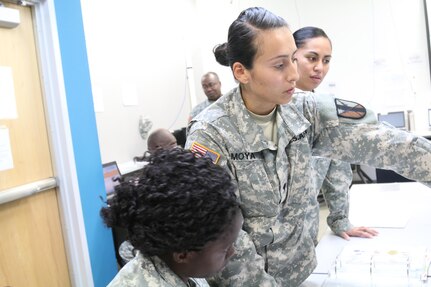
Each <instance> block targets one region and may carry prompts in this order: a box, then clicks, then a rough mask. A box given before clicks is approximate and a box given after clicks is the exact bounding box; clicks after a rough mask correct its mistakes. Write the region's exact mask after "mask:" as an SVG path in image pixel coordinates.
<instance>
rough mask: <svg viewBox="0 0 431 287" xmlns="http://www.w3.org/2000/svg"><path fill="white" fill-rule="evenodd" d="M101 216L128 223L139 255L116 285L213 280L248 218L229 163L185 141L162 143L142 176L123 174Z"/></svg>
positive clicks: (147, 286) (124, 225)
mask: <svg viewBox="0 0 431 287" xmlns="http://www.w3.org/2000/svg"><path fill="white" fill-rule="evenodd" d="M100 213H101V216H102V218H103V220H104V222H105V223H106V225H107V226H109V227H114V226H115V227H122V228H125V229H127V231H128V235H129V240H130V242H131V244H132V246H133V247H134V248H135V249H136V250H137V251H138V253H137V255H136V256H135V257H134V258H133V259H132V260H131V261H130V262H129V263H127V264H126V265H125V266H124V267H123V268H122V269H121V270H120V271H119V273H118V274H117V276H116V277H115V278H114V279H113V280H112V282H111V283H110V284H109V285H108V286H111V287H113V286H136V287H138V286H139V287H150V286H161V287H164V286H166V287H168V286H179V287H180V286H184V287H190V286H194V287H195V286H196V287H198V286H199V287H203V286H208V284H207V282H206V281H205V280H203V279H196V278H205V277H210V276H212V275H214V274H215V273H216V272H218V271H220V270H221V269H223V268H224V266H225V265H226V263H227V261H228V260H229V258H230V257H231V256H232V255H233V254H234V253H235V250H234V247H233V243H234V241H235V240H236V238H237V236H238V233H239V231H240V229H241V226H242V223H243V219H242V215H241V212H240V209H239V203H238V201H237V199H236V195H235V185H234V184H233V182H232V181H231V178H230V176H229V174H228V173H227V172H226V170H224V169H223V168H221V167H219V166H217V165H214V164H213V163H212V162H211V161H210V160H208V159H207V158H197V157H195V155H194V154H193V153H191V152H190V151H186V150H183V149H180V148H174V149H169V150H156V151H155V152H154V153H153V154H151V155H150V157H149V163H148V164H147V165H146V166H145V167H144V169H143V172H142V176H141V177H140V179H139V181H137V182H135V181H134V182H127V181H126V182H122V183H121V184H120V185H118V186H116V187H115V195H114V197H112V198H111V199H110V200H109V202H108V206H106V207H104V208H102V209H101V212H100Z"/></svg>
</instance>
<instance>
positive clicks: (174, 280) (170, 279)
mask: <svg viewBox="0 0 431 287" xmlns="http://www.w3.org/2000/svg"><path fill="white" fill-rule="evenodd" d="M141 256H142V259H143V264H142V267H143V268H144V269H146V268H148V269H150V268H151V267H152V268H154V269H155V270H156V271H157V272H158V273H159V275H160V277H161V278H163V280H165V281H166V282H167V283H168V284H169V285H172V286H184V287H186V286H187V284H186V283H184V281H183V280H181V278H180V277H178V275H176V274H175V273H174V272H173V271H172V270H171V269H170V268H169V266H168V265H167V264H166V263H165V262H164V261H163V260H162V259H160V258H159V257H158V256H151V258H146V257H145V256H143V255H142V254H141Z"/></svg>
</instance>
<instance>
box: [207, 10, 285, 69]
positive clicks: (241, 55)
mask: <svg viewBox="0 0 431 287" xmlns="http://www.w3.org/2000/svg"><path fill="white" fill-rule="evenodd" d="M287 26H288V25H287V23H286V21H285V20H284V19H283V18H281V17H279V16H277V15H275V14H273V13H271V12H270V11H268V10H266V9H265V8H262V7H252V8H248V9H246V10H244V11H242V12H241V13H240V14H239V16H238V18H237V19H236V20H235V21H234V22H233V23H232V24H231V25H230V27H229V34H228V41H227V43H224V44H222V45H218V46H216V47H215V48H214V50H213V52H214V55H215V57H216V60H217V62H219V63H220V64H221V65H224V66H230V67H232V65H233V64H234V63H235V62H240V63H241V64H243V65H244V66H245V67H246V68H247V69H251V68H252V67H253V59H254V57H255V55H256V52H257V45H256V42H255V39H256V37H257V35H258V33H259V31H261V30H269V29H274V28H280V27H287Z"/></svg>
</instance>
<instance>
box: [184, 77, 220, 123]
mask: <svg viewBox="0 0 431 287" xmlns="http://www.w3.org/2000/svg"><path fill="white" fill-rule="evenodd" d="M201 85H202V89H203V90H204V93H205V96H207V99H206V100H205V101H203V102H202V103H200V104H198V105H196V106H195V107H194V108H193V109H192V111H191V112H190V117H189V121H191V119H193V118H194V117H195V116H197V115H198V114H199V113H200V112H202V111H203V110H204V109H205V108H206V107H208V106H209V105H211V104H212V103H214V102H215V101H217V100H218V99H219V98H220V97H221V96H222V94H221V82H220V80H219V78H218V75H217V74H216V73H214V72H208V73H206V74H205V75H203V76H202V79H201Z"/></svg>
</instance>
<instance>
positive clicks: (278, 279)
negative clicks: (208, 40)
mask: <svg viewBox="0 0 431 287" xmlns="http://www.w3.org/2000/svg"><path fill="white" fill-rule="evenodd" d="M296 49H297V48H296V45H295V41H294V39H293V35H292V32H291V31H290V30H289V27H288V25H287V23H286V21H285V20H284V19H283V18H281V17H279V16H277V15H274V14H273V13H271V12H270V11H268V10H266V9H264V8H261V7H252V8H248V9H245V10H244V11H242V12H241V13H240V15H239V16H238V18H237V19H236V20H235V21H234V22H233V23H232V24H231V25H230V27H229V33H228V37H227V42H226V43H224V44H221V45H219V46H216V48H215V49H214V54H215V57H216V60H217V61H218V62H219V63H220V64H222V65H225V66H229V67H230V68H231V70H232V73H233V75H234V77H235V79H236V81H237V82H238V87H236V88H234V89H233V90H231V91H230V92H228V93H226V94H225V95H223V97H221V98H220V99H219V100H217V102H215V103H214V104H212V105H211V106H209V107H208V108H206V109H205V110H204V111H203V112H201V113H200V114H199V115H197V116H196V117H195V118H193V119H192V121H191V122H190V124H189V127H188V137H187V142H186V146H185V147H186V148H190V149H191V150H192V151H193V152H195V153H196V154H197V155H200V156H203V157H209V158H211V159H212V160H213V162H214V163H215V164H217V165H221V166H223V167H225V168H226V169H227V170H228V171H229V172H230V174H231V177H232V178H233V180H234V181H235V184H236V185H237V186H238V190H237V192H238V198H239V199H240V200H241V205H240V206H241V211H242V214H243V216H244V224H243V231H242V232H241V233H240V235H239V237H238V240H237V241H236V243H235V248H236V254H235V255H234V256H233V257H232V258H231V260H230V261H229V263H228V264H227V266H226V267H225V269H223V270H222V272H220V273H217V275H216V276H215V277H214V280H216V281H217V282H218V283H219V285H220V286H247V287H254V286H258V287H264V286H281V287H290V286H299V285H301V283H302V282H303V281H304V280H305V279H306V278H307V277H308V276H309V275H310V274H311V273H312V271H313V270H314V269H315V267H316V263H317V262H316V254H315V245H314V242H313V238H312V237H311V234H310V231H309V230H308V221H307V218H308V213H309V212H310V208H309V206H310V204H311V202H312V201H315V200H316V193H315V188H314V179H313V178H312V177H313V169H312V166H311V164H312V156H313V155H314V156H323V157H328V158H331V159H336V160H341V161H345V162H351V163H363V164H367V165H369V166H375V167H381V168H386V169H387V168H389V169H393V170H396V171H397V172H399V173H401V174H402V175H404V176H406V177H408V178H411V179H415V180H417V181H421V182H426V183H427V184H431V164H430V163H431V142H429V141H428V140H426V139H425V138H422V137H418V136H415V135H413V134H410V133H408V132H405V131H401V130H397V129H394V128H393V127H391V126H388V125H385V124H383V123H379V122H378V121H377V118H376V116H375V114H374V113H373V112H372V111H370V110H368V109H366V108H365V107H364V106H362V105H360V104H358V103H355V102H352V101H346V100H342V99H334V98H332V97H331V96H328V95H327V96H325V95H319V96H318V97H317V96H315V95H314V94H313V93H312V92H304V91H298V92H295V88H296V82H297V81H298V80H299V75H298V72H297V63H296V62H297V58H296ZM294 94H295V102H294V104H289V102H290V101H291V99H292V97H293V96H294Z"/></svg>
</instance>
